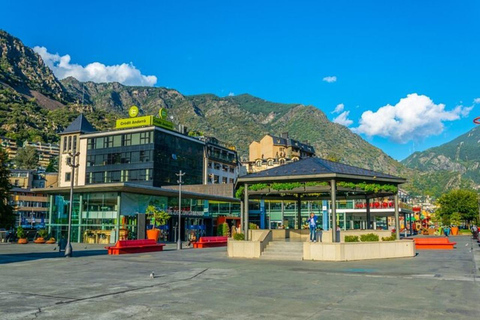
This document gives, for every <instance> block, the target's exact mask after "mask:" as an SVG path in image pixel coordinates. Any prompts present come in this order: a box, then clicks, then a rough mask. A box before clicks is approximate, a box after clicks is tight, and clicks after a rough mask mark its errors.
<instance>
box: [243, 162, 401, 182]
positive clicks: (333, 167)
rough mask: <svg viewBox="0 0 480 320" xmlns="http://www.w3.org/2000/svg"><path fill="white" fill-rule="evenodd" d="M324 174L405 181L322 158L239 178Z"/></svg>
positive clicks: (260, 178) (293, 163)
mask: <svg viewBox="0 0 480 320" xmlns="http://www.w3.org/2000/svg"><path fill="white" fill-rule="evenodd" d="M324 174H325V175H331V174H336V175H342V176H349V177H351V178H352V179H355V177H356V176H358V177H359V178H360V177H362V178H360V179H363V178H364V177H371V179H378V178H380V179H382V178H384V179H394V180H399V181H398V182H399V183H403V182H404V180H405V179H403V178H400V177H396V176H393V175H390V174H386V173H382V172H377V171H373V170H367V169H363V168H359V167H354V166H350V165H347V164H343V163H339V162H333V161H329V160H325V159H322V158H306V159H302V160H299V161H295V162H292V163H289V164H286V165H283V166H279V167H275V168H272V169H268V170H264V171H260V172H257V173H252V174H248V175H245V176H242V177H240V178H239V180H240V181H241V180H244V179H248V180H250V179H255V178H259V180H264V179H262V178H265V179H268V178H280V177H286V180H288V176H305V178H308V177H307V176H309V175H310V176H318V175H324Z"/></svg>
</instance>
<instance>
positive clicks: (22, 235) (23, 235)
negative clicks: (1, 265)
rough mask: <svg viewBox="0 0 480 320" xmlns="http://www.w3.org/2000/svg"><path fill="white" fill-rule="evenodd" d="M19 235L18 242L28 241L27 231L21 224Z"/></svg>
mask: <svg viewBox="0 0 480 320" xmlns="http://www.w3.org/2000/svg"><path fill="white" fill-rule="evenodd" d="M17 237H18V243H19V244H25V243H28V239H27V233H26V232H25V230H23V228H22V227H20V226H19V227H18V228H17Z"/></svg>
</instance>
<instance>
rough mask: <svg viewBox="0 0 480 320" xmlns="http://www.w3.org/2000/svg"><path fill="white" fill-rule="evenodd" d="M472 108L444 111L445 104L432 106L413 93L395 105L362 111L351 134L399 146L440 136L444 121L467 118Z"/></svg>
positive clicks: (429, 101)
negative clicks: (383, 140) (386, 139)
mask: <svg viewBox="0 0 480 320" xmlns="http://www.w3.org/2000/svg"><path fill="white" fill-rule="evenodd" d="M472 108H473V106H472V107H464V106H461V105H459V106H456V107H455V109H453V110H451V111H446V110H445V105H444V104H435V103H433V101H432V100H431V99H430V98H429V97H427V96H424V95H418V94H416V93H412V94H409V95H407V97H406V98H403V99H400V101H399V102H398V103H397V104H396V105H394V106H391V105H389V104H388V105H386V106H383V107H381V108H379V109H378V110H377V111H376V112H373V111H371V110H369V111H365V112H364V113H363V114H362V117H361V119H360V125H359V126H358V127H357V128H353V131H354V132H357V133H363V134H366V135H367V136H381V137H386V138H389V139H390V140H391V141H394V142H398V143H407V142H408V141H411V140H414V141H417V140H422V139H424V138H426V137H429V136H432V135H438V134H440V133H442V131H443V129H444V124H443V122H444V121H454V120H458V119H460V117H466V116H467V115H468V114H469V112H470V111H471V110H472Z"/></svg>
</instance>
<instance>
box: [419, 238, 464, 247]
mask: <svg viewBox="0 0 480 320" xmlns="http://www.w3.org/2000/svg"><path fill="white" fill-rule="evenodd" d="M456 244H457V243H456V242H450V240H449V239H448V238H446V237H442V238H415V248H416V249H420V250H452V249H453V246H454V245H456Z"/></svg>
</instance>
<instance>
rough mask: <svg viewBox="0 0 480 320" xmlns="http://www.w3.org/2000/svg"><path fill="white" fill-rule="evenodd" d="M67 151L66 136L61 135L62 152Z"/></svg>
mask: <svg viewBox="0 0 480 320" xmlns="http://www.w3.org/2000/svg"><path fill="white" fill-rule="evenodd" d="M66 151H67V137H63V152H66Z"/></svg>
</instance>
